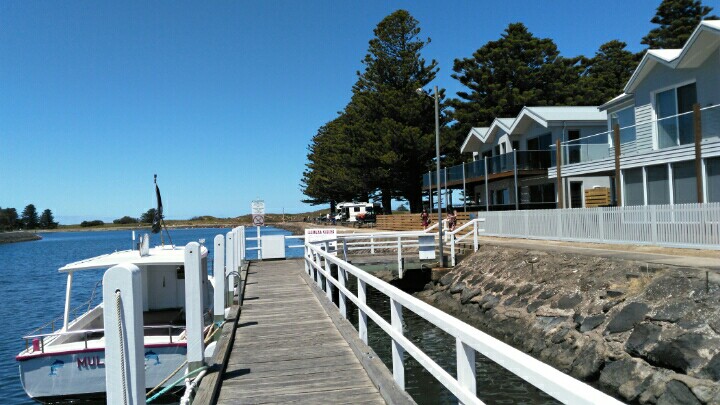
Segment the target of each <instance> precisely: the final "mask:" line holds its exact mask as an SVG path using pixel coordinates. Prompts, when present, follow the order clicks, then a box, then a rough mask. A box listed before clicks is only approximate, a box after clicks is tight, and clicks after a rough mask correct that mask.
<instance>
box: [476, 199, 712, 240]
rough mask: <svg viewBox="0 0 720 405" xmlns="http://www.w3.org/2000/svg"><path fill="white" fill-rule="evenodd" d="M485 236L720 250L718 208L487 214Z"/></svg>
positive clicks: (708, 205)
mask: <svg viewBox="0 0 720 405" xmlns="http://www.w3.org/2000/svg"><path fill="white" fill-rule="evenodd" d="M483 216H484V217H485V220H486V221H485V232H484V234H485V235H488V236H501V237H503V236H504V237H517V238H525V239H548V240H567V241H573V242H595V243H632V244H640V245H657V246H667V247H680V248H696V249H697V248H699V249H720V203H704V204H677V205H639V206H626V207H601V208H573V209H555V210H525V211H499V212H485V213H483Z"/></svg>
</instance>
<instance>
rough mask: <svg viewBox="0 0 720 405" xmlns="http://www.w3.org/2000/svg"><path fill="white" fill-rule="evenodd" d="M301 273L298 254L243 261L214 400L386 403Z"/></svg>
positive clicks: (228, 402) (222, 401)
mask: <svg viewBox="0 0 720 405" xmlns="http://www.w3.org/2000/svg"><path fill="white" fill-rule="evenodd" d="M303 272H304V268H303V262H302V261H301V260H285V261H270V262H256V263H253V264H252V265H251V266H250V269H249V272H248V277H247V285H246V290H245V300H244V302H243V306H242V310H241V315H240V321H239V324H238V328H237V331H236V335H235V340H234V342H233V347H232V353H231V354H230V358H229V361H228V365H227V369H226V371H225V373H224V374H223V376H222V387H221V391H220V395H219V397H218V403H220V404H265V403H308V404H310V403H312V404H318V403H328V404H342V403H345V404H384V403H385V401H384V400H383V399H382V397H381V396H380V393H379V391H378V389H377V388H376V387H375V386H374V385H373V383H372V382H371V380H370V378H369V377H368V374H367V372H366V371H365V369H364V368H363V366H362V365H361V363H360V361H359V360H358V358H357V357H356V356H355V354H354V353H353V350H352V349H351V347H350V345H349V344H348V343H347V342H346V340H345V339H344V338H343V336H342V335H341V334H340V332H339V331H338V329H337V327H336V326H335V324H334V323H333V321H332V319H331V318H330V317H329V316H328V314H327V313H326V312H325V309H324V308H323V306H322V305H321V304H320V302H319V301H318V299H317V298H316V295H315V294H314V293H313V292H312V291H311V290H310V287H309V286H308V285H307V283H306V281H305V279H304V278H303V276H302V274H303Z"/></svg>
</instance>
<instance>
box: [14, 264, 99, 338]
mask: <svg viewBox="0 0 720 405" xmlns="http://www.w3.org/2000/svg"><path fill="white" fill-rule="evenodd" d="M103 256H107V255H103ZM87 260H89V259H87ZM77 263H79V262H77ZM101 285H102V279H100V280H98V281H97V283H95V286H94V287H93V290H92V293H91V294H90V298H89V299H88V300H87V301H85V302H83V303H82V304H80V305H78V306H76V307H75V308H73V309H71V310H70V311H69V312H72V313H73V314H75V319H73V321H75V320H77V319H78V317H77V312H78V310H80V309H81V308H83V307H85V306H87V308H88V309H87V311H85V312H84V313H83V315H84V314H85V313H87V312H90V309H91V308H90V307H91V306H92V303H93V301H94V300H95V291H96V290H97V288H98V286H101ZM64 316H65V315H64V314H61V315H59V316H57V317H55V318H53V319H51V320H50V321H48V322H46V323H44V324H43V325H42V326H39V327H37V328H35V329H33V330H31V331H30V332H28V335H31V334H33V333H35V332H37V331H40V330H43V329H45V328H47V327H48V326H51V328H52V330H53V332H55V322H60V324H62V322H61V321H62V319H63V317H64Z"/></svg>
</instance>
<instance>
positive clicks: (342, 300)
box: [338, 265, 347, 319]
mask: <svg viewBox="0 0 720 405" xmlns="http://www.w3.org/2000/svg"><path fill="white" fill-rule="evenodd" d="M346 277H347V272H346V271H345V268H344V267H343V266H340V265H338V282H339V283H340V287H342V288H338V308H339V309H340V315H342V317H343V318H345V319H347V297H345V293H344V292H343V290H344V289H345V281H346Z"/></svg>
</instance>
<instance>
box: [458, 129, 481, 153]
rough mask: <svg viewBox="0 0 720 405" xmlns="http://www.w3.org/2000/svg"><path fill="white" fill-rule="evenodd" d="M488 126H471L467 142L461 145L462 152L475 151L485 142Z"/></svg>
mask: <svg viewBox="0 0 720 405" xmlns="http://www.w3.org/2000/svg"><path fill="white" fill-rule="evenodd" d="M487 130H488V127H477V128H471V129H470V132H468V134H467V137H466V138H465V142H463V144H462V146H461V147H460V153H469V152H474V151H475V150H476V149H478V148H479V147H480V145H482V144H483V143H484V141H483V137H484V136H485V134H486V133H487Z"/></svg>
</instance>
